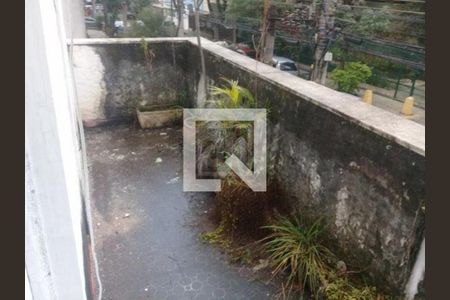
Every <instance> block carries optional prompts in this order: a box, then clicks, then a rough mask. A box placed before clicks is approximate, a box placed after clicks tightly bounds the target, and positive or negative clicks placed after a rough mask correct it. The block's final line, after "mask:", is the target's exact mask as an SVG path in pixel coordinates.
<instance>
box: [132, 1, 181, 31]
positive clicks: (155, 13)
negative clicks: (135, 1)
mask: <svg viewBox="0 0 450 300" xmlns="http://www.w3.org/2000/svg"><path fill="white" fill-rule="evenodd" d="M137 17H138V19H139V20H141V21H142V22H143V24H139V23H137V22H133V23H132V24H131V29H130V30H129V31H127V32H126V33H125V35H126V36H127V37H158V36H173V35H175V28H173V27H170V26H169V25H165V24H164V14H163V13H162V11H160V10H158V9H155V8H153V7H145V8H143V9H142V11H141V12H140V13H139V14H138V16H137Z"/></svg>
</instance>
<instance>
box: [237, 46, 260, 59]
mask: <svg viewBox="0 0 450 300" xmlns="http://www.w3.org/2000/svg"><path fill="white" fill-rule="evenodd" d="M234 50H235V51H236V52H238V53H241V54H243V55H245V56H248V57H251V58H253V59H255V58H256V50H255V49H253V48H251V47H250V46H248V45H247V44H244V43H239V44H237V45H236V49H234Z"/></svg>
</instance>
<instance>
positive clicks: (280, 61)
mask: <svg viewBox="0 0 450 300" xmlns="http://www.w3.org/2000/svg"><path fill="white" fill-rule="evenodd" d="M272 66H273V67H274V68H277V69H279V70H281V71H285V72H288V73H289V74H292V75H295V76H298V69H297V65H296V63H295V61H293V60H292V59H289V58H287V57H282V56H273V57H272Z"/></svg>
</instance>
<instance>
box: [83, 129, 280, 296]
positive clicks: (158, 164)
mask: <svg viewBox="0 0 450 300" xmlns="http://www.w3.org/2000/svg"><path fill="white" fill-rule="evenodd" d="M86 144H87V153H88V165H89V176H90V189H91V205H92V207H91V210H92V214H93V219H94V220H93V222H94V235H95V238H96V251H97V255H98V260H99V266H100V276H101V279H102V284H103V299H107V300H139V299H155V300H163V299H234V300H237V299H272V298H274V295H273V294H274V291H275V288H274V287H273V286H270V285H266V284H265V283H264V282H262V281H259V280H257V279H256V278H255V277H254V276H251V275H249V274H248V272H245V271H243V270H244V267H242V266H238V265H233V264H230V263H228V260H227V257H225V255H224V254H222V253H221V252H220V250H219V249H218V248H216V247H214V246H211V245H208V244H205V243H203V242H202V241H201V239H200V238H199V233H200V232H201V231H203V230H205V228H206V227H207V226H208V224H205V222H206V223H207V222H208V221H205V220H207V219H208V218H207V216H208V214H210V213H211V204H212V203H211V201H213V198H212V197H211V195H208V194H207V193H185V192H183V190H182V187H183V184H182V131H181V128H165V129H156V130H140V129H134V128H131V127H129V126H123V125H121V126H112V127H102V128H95V129H89V130H86ZM210 225H211V224H209V226H210Z"/></svg>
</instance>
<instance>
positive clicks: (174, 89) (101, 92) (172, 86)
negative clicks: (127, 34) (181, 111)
mask: <svg viewBox="0 0 450 300" xmlns="http://www.w3.org/2000/svg"><path fill="white" fill-rule="evenodd" d="M108 40H109V39H108ZM104 41H105V40H104ZM149 49H150V52H149V54H148V56H147V57H146V56H145V55H144V48H143V47H142V46H141V44H140V42H135V43H114V44H108V43H107V42H103V43H101V42H100V43H96V44H75V45H74V49H73V52H74V73H75V78H76V82H77V92H78V98H79V107H80V110H81V115H82V118H83V121H84V123H85V125H87V126H91V125H92V126H93V125H96V124H100V123H104V122H114V121H123V120H129V119H130V118H132V117H133V116H134V114H135V109H136V107H137V105H138V104H142V105H144V104H145V105H150V106H175V105H184V104H185V101H187V93H188V81H187V77H186V76H185V73H186V72H185V65H184V64H185V52H186V50H187V46H186V44H183V43H177V42H172V43H167V44H166V43H152V44H151V45H149Z"/></svg>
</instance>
